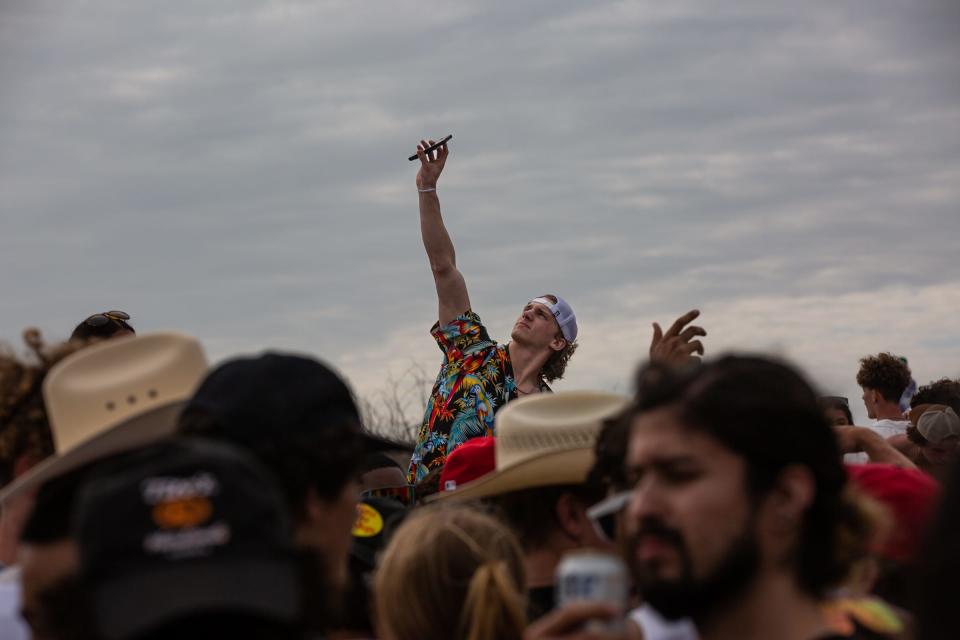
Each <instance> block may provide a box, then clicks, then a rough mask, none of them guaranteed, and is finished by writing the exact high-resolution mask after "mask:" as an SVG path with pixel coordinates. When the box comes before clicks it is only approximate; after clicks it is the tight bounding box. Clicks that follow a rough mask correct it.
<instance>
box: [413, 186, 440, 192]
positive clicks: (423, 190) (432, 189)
mask: <svg viewBox="0 0 960 640" xmlns="http://www.w3.org/2000/svg"><path fill="white" fill-rule="evenodd" d="M436 190H437V188H436V187H430V188H429V189H417V191H419V192H420V193H431V192H433V191H436Z"/></svg>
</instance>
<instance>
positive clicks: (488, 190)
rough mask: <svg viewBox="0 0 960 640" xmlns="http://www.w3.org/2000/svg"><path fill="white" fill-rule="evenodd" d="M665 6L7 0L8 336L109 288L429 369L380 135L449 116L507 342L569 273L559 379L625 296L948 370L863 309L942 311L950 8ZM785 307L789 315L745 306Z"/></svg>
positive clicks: (3, 18) (484, 283)
mask: <svg viewBox="0 0 960 640" xmlns="http://www.w3.org/2000/svg"><path fill="white" fill-rule="evenodd" d="M661 4H662V3H654V2H645V3H634V2H619V3H617V2H608V3H591V4H588V5H582V4H581V3H572V2H570V3H567V2H546V1H541V2H525V3H505V2H503V3H484V4H483V5H482V6H478V5H476V4H475V3H467V2H462V3H440V2H429V3H427V2H416V3H414V2H402V3H348V2H326V3H314V2H269V3H260V2H230V3H218V2H212V1H211V2H195V3H190V5H188V6H179V7H177V8H176V9H175V10H171V8H170V6H169V5H168V4H161V3H137V4H136V6H130V5H129V3H123V2H107V1H104V2H99V3H94V4H91V3H79V2H78V3H60V2H57V3H54V2H19V3H7V4H6V5H5V6H4V7H3V8H2V9H0V80H2V82H3V85H4V87H5V91H4V93H3V95H2V96H0V213H2V223H3V234H2V236H0V269H2V270H3V272H4V273H5V274H8V277H7V278H5V282H6V284H5V286H4V295H3V296H2V298H0V310H2V311H3V315H4V318H5V319H6V323H5V327H6V328H5V330H4V332H3V336H5V337H6V338H7V339H8V340H15V339H16V335H17V331H18V329H19V328H20V327H23V326H26V325H28V324H39V325H41V326H42V327H43V328H44V329H46V330H47V331H48V333H50V334H51V335H53V336H56V335H60V336H62V335H66V333H67V332H68V331H69V329H70V328H71V327H72V325H73V324H74V323H75V322H76V321H77V320H78V319H79V318H82V317H83V316H84V315H86V314H88V313H90V312H93V311H95V310H98V309H103V308H107V307H122V308H127V309H129V310H130V311H132V312H133V313H134V314H135V316H136V318H137V320H138V321H139V325H138V326H140V327H141V328H144V329H151V328H168V327H177V328H182V329H184V330H188V331H190V332H193V333H196V334H198V335H200V336H201V337H202V338H203V339H204V340H205V342H206V344H207V345H208V348H209V349H210V351H211V353H213V354H214V355H215V356H216V357H223V356H226V355H228V354H230V353H233V352H236V351H237V350H251V349H259V348H263V347H266V346H274V347H284V348H294V349H299V350H307V351H311V352H314V353H319V354H322V355H324V356H326V357H328V358H330V359H331V360H333V361H335V362H338V363H341V364H342V366H343V368H344V370H345V371H346V372H347V373H348V374H349V375H350V376H351V377H352V378H354V379H355V380H356V381H357V384H358V386H359V387H360V388H361V389H362V390H364V391H370V390H373V389H375V388H376V385H377V380H378V379H379V378H381V377H382V376H383V369H384V367H387V368H388V369H389V368H390V367H400V368H402V367H403V366H404V364H403V363H404V362H409V361H410V360H411V359H413V360H419V361H424V362H426V363H428V366H433V360H432V358H434V357H435V354H434V349H435V347H434V346H433V345H432V343H431V341H430V338H429V337H428V336H427V335H426V331H425V329H426V327H428V326H429V325H430V323H431V322H432V320H433V316H434V314H435V306H434V305H435V302H434V299H433V288H432V282H431V280H430V276H429V273H428V269H427V267H426V262H425V259H424V256H423V255H422V249H421V246H420V240H419V237H418V229H417V223H416V199H415V197H414V196H415V194H414V193H413V177H414V173H415V169H416V167H415V166H414V164H413V163H408V162H406V161H405V160H404V157H405V156H406V155H408V154H409V152H410V151H411V149H412V147H413V145H414V144H415V142H416V141H417V139H418V138H419V137H421V136H425V135H431V136H438V135H443V134H445V133H450V132H452V133H453V134H454V136H455V137H454V140H453V143H452V152H453V154H452V156H451V160H450V163H449V167H448V169H447V172H446V174H445V175H444V177H443V180H442V182H441V197H442V201H443V205H444V210H445V214H446V216H447V220H448V224H449V226H450V228H451V231H452V233H453V235H454V238H455V240H456V243H457V248H458V256H459V260H460V265H461V268H462V270H463V271H464V272H465V274H466V275H467V278H468V283H469V284H470V287H471V295H472V299H473V301H474V304H475V306H476V307H477V309H478V310H480V311H481V313H482V314H483V316H484V317H485V318H487V320H488V321H489V322H490V324H491V329H493V330H494V332H495V333H496V334H497V335H500V336H503V337H506V336H505V333H506V331H507V329H508V328H509V324H510V320H511V319H512V317H513V315H514V314H515V313H516V309H517V308H518V307H519V305H520V304H521V303H522V302H523V301H524V300H525V299H526V298H527V297H529V296H530V295H533V294H536V293H540V292H543V291H546V290H555V291H557V292H559V293H562V294H563V295H565V296H567V297H568V298H569V299H570V300H571V301H572V302H573V303H574V304H575V305H576V306H577V309H578V312H579V314H580V315H581V317H582V322H581V324H582V325H583V327H584V330H583V341H584V347H583V349H582V350H581V352H580V354H578V357H577V359H576V360H575V361H574V363H573V364H572V365H571V379H570V381H569V382H568V383H566V384H569V385H570V386H573V385H580V386H584V385H586V386H594V385H596V386H607V387H614V386H619V387H620V388H625V386H626V382H625V379H626V377H627V374H628V372H629V369H630V367H631V366H632V364H633V360H634V357H633V356H630V355H629V354H636V356H639V354H641V353H642V350H643V344H644V343H645V342H646V340H647V334H646V332H647V327H648V326H649V322H650V321H652V320H653V319H659V320H660V321H664V320H666V319H667V318H666V316H668V315H672V314H676V313H679V312H681V311H683V310H685V309H687V308H689V307H693V306H701V307H703V308H704V309H705V311H710V310H712V313H713V315H712V316H711V315H709V314H707V313H705V319H706V318H712V321H713V322H715V323H716V330H713V331H711V333H712V335H711V338H710V339H711V340H712V341H713V342H712V344H713V345H716V346H717V347H720V346H729V347H736V346H755V345H762V346H765V347H769V346H773V345H783V346H784V348H786V350H787V352H788V353H789V354H790V355H793V356H794V357H796V358H798V359H799V360H800V361H801V362H802V363H803V364H804V365H805V366H807V367H808V368H810V369H811V371H812V372H813V374H814V376H815V377H817V378H818V379H827V380H829V383H830V385H831V386H834V387H836V386H841V383H842V382H841V381H842V380H847V381H848V382H847V383H843V384H848V383H849V380H850V379H851V378H852V375H853V372H854V371H855V369H856V362H855V360H856V357H857V356H858V355H862V354H861V353H860V351H854V350H851V347H852V346H853V345H856V347H857V349H860V350H861V351H862V350H866V351H871V350H879V349H881V348H886V347H885V345H886V344H893V343H896V344H902V346H903V347H905V349H906V350H911V352H910V353H908V355H910V356H911V362H916V363H917V366H918V367H919V370H924V371H929V375H930V376H931V377H934V376H939V375H944V374H953V375H956V374H957V373H960V371H958V368H960V365H957V364H953V365H950V363H951V362H952V363H956V362H957V361H958V358H957V355H958V353H957V346H956V345H957V344H958V339H960V334H958V333H957V331H956V330H955V329H953V328H952V324H951V323H950V322H944V324H943V325H940V324H932V323H930V322H919V323H917V324H903V323H885V322H881V321H879V320H878V319H877V318H876V314H878V313H882V311H881V308H879V307H876V306H875V305H872V304H867V303H866V301H867V300H869V298H870V296H871V295H876V296H878V297H879V298H881V299H885V300H888V301H889V305H890V310H891V313H892V314H897V315H899V314H909V315H911V316H913V315H917V316H920V317H921V318H923V317H927V316H930V318H934V319H938V320H939V319H941V318H946V317H947V316H940V315H938V313H939V312H935V311H933V310H929V309H928V308H927V307H926V306H925V305H928V304H933V303H934V301H937V302H936V304H938V305H947V306H948V307H949V306H951V305H952V308H953V310H954V311H957V310H960V300H957V297H956V295H955V294H954V292H956V291H958V289H957V286H958V285H960V277H958V276H957V272H956V268H955V266H954V263H955V260H954V259H953V258H952V256H953V255H955V252H956V249H955V244H956V238H957V235H958V234H957V232H958V231H960V216H958V215H957V203H958V201H960V186H958V185H960V135H958V134H960V107H957V105H958V104H960V102H958V97H960V83H958V82H957V79H958V78H957V68H956V63H955V61H956V59H957V53H958V51H957V45H956V42H958V41H960V38H958V37H956V35H958V25H960V16H958V13H957V11H956V8H955V7H956V5H955V3H950V2H945V1H944V2H939V1H934V0H931V1H929V2H920V3H911V4H909V5H905V4H902V3H899V2H893V1H883V2H877V1H867V0H863V1H859V2H852V3H845V4H843V5H837V4H836V3H830V2H815V3H803V4H797V5H787V6H784V5H778V6H773V5H771V4H770V3H766V2H744V3H736V4H735V5H734V4H732V3H727V4H724V5H723V7H721V8H718V7H717V5H716V4H715V3H704V2H694V1H688V2H672V3H669V4H668V5H666V6H661ZM934 293H936V295H934ZM790 300H793V301H805V304H807V305H809V308H807V307H798V306H796V305H795V304H786V302H787V301H790ZM784 308H786V309H789V312H790V313H791V314H792V315H793V317H795V318H803V323H802V324H803V326H802V327H800V328H798V329H797V331H796V332H786V331H783V330H781V328H778V327H777V326H776V323H772V322H769V321H765V322H760V321H758V317H767V314H771V313H775V312H776V310H778V309H784ZM790 324H791V326H792V325H793V323H790ZM818 327H819V328H820V329H821V330H820V331H813V329H814V328H818ZM800 329H802V331H801V330H800ZM904 331H909V332H911V334H910V336H908V337H907V336H903V335H901V333H900V332H904ZM914 332H919V333H914ZM925 333H926V334H932V335H935V336H936V338H935V339H934V340H933V342H931V341H930V340H929V339H928V338H927V336H925V335H923V334H925ZM857 336H861V337H862V338H863V340H854V339H853V338H854V337H857ZM734 337H737V339H734ZM623 341H626V342H628V344H629V349H625V348H623V346H622V344H621V342H623ZM793 341H796V343H797V344H796V345H793V346H791V345H792V342H793ZM811 345H812V346H811ZM821 353H822V354H830V355H829V356H828V355H823V356H820V355H818V354H821ZM625 354H628V355H625ZM839 354H842V356H843V358H845V360H843V361H842V362H841V361H840V360H837V359H836V358H838V357H839ZM945 354H946V355H945ZM611 358H617V362H610V359H611ZM928 363H929V364H928ZM951 366H952V369H950V367H951ZM944 369H949V370H944ZM578 370H579V371H580V372H582V375H581V374H578V373H577V371H578Z"/></svg>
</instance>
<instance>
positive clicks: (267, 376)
mask: <svg viewBox="0 0 960 640" xmlns="http://www.w3.org/2000/svg"><path fill="white" fill-rule="evenodd" d="M191 413H201V414H205V415H206V416H208V417H212V418H214V419H215V420H216V422H217V423H218V428H219V430H220V434H221V435H223V436H225V437H227V438H228V439H230V440H232V441H234V442H237V443H239V444H241V445H243V446H245V447H248V448H251V449H254V450H258V449H260V448H261V447H262V446H264V445H274V446H275V445H277V444H281V443H284V442H302V441H303V438H304V436H308V435H314V436H316V438H317V439H318V440H320V441H323V442H324V443H326V444H328V445H329V446H331V447H336V446H337V445H338V444H339V443H341V442H345V443H349V442H351V441H357V440H358V441H359V443H360V445H361V447H362V449H363V450H364V451H367V452H370V451H386V450H398V449H405V448H406V447H405V446H404V445H403V444H400V443H397V442H393V441H391V440H388V439H385V438H381V437H378V436H374V435H373V434H371V433H369V432H367V431H366V430H364V429H363V428H362V421H361V418H360V411H359V410H358V409H357V404H356V402H355V401H354V397H353V394H352V393H351V391H350V388H349V387H348V386H347V384H346V383H345V382H344V381H343V379H342V378H341V377H340V376H339V375H337V373H336V372H335V371H334V370H333V369H331V368H330V367H328V366H327V365H326V364H324V363H322V362H320V361H318V360H315V359H313V358H310V357H307V356H301V355H295V354H288V353H276V352H267V353H264V354H262V355H259V356H254V357H243V358H235V359H233V360H229V361H227V362H225V363H223V364H222V365H220V366H219V367H217V368H216V369H214V370H213V371H212V372H211V373H210V374H208V375H207V377H206V379H205V380H204V381H203V382H202V383H201V384H200V387H199V388H198V389H197V391H196V393H195V394H194V396H193V398H192V399H191V400H190V401H189V402H188V403H187V405H186V407H184V410H183V413H182V414H181V416H182V418H181V422H184V420H183V417H186V416H188V415H189V414H191Z"/></svg>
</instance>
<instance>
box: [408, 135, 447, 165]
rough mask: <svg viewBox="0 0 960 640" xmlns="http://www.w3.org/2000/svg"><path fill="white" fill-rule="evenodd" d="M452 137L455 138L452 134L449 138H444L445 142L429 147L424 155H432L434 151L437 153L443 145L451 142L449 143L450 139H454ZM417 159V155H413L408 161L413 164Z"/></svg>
mask: <svg viewBox="0 0 960 640" xmlns="http://www.w3.org/2000/svg"><path fill="white" fill-rule="evenodd" d="M452 137H453V134H452V133H451V134H450V135H448V136H447V137H446V138H444V139H443V140H441V141H439V142H434V143H433V144H432V145H430V146H429V147H427V148H426V149H424V150H423V152H424V153H430V152H432V151H436V150H437V149H439V148H440V147H442V146H443V145H445V144H447V142H449V141H450V138H452ZM416 159H417V154H413V155H412V156H410V157H409V158H407V160H409V161H411V162H413V161H414V160H416Z"/></svg>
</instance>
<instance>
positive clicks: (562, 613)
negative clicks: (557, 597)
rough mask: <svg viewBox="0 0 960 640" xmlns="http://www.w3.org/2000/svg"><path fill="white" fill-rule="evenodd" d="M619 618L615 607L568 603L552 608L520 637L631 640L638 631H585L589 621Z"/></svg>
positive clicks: (600, 604)
mask: <svg viewBox="0 0 960 640" xmlns="http://www.w3.org/2000/svg"><path fill="white" fill-rule="evenodd" d="M617 616H618V614H617V611H616V609H615V608H614V607H611V606H610V605H607V604H604V603H602V602H588V601H578V602H570V603H567V604H566V605H564V606H563V607H561V608H559V609H554V610H553V611H551V612H550V613H548V614H547V615H545V616H543V617H542V618H540V619H539V620H536V621H535V622H532V623H531V624H530V626H528V627H527V631H526V633H524V634H523V638H524V640H630V639H631V638H634V637H636V636H637V634H638V631H636V630H635V629H633V628H630V627H629V625H628V629H629V631H631V632H633V633H630V632H628V631H627V630H623V631H606V630H600V629H586V628H585V625H586V623H587V622H589V621H591V620H601V621H611V620H614V619H616V618H617Z"/></svg>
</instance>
